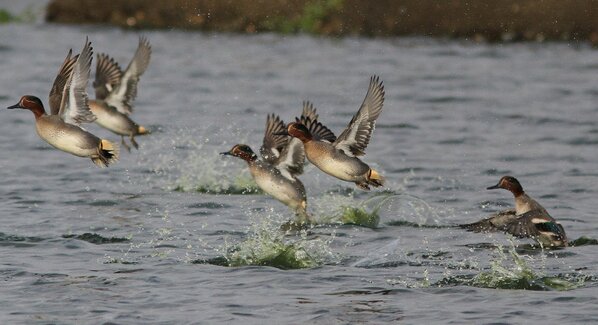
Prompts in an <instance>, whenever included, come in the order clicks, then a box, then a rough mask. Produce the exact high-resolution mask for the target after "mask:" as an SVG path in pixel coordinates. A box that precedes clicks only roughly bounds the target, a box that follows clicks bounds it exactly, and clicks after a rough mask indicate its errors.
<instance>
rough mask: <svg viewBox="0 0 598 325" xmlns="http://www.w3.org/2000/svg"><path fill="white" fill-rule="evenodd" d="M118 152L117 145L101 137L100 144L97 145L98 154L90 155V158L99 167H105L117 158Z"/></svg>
mask: <svg viewBox="0 0 598 325" xmlns="http://www.w3.org/2000/svg"><path fill="white" fill-rule="evenodd" d="M118 154H119V147H118V145H116V144H114V143H112V142H110V141H108V140H106V139H101V140H100V145H99V146H98V156H97V157H92V158H91V160H92V161H93V163H94V164H96V165H98V166H99V167H107V166H108V165H110V164H111V163H113V162H115V161H117V160H118Z"/></svg>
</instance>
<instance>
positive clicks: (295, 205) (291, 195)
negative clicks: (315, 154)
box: [221, 102, 317, 224]
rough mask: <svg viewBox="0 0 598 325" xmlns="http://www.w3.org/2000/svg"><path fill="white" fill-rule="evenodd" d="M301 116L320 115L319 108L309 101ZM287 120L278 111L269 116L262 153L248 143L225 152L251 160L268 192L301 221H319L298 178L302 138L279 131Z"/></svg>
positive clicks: (258, 180)
mask: <svg viewBox="0 0 598 325" xmlns="http://www.w3.org/2000/svg"><path fill="white" fill-rule="evenodd" d="M301 116H305V117H310V118H317V114H316V109H315V108H314V107H313V105H312V104H311V103H309V102H305V103H304V105H303V112H302V115H301ZM285 127H286V124H285V123H284V122H283V121H282V119H281V118H280V117H279V116H278V115H275V114H268V115H267V117H266V130H265V132H264V138H263V142H262V146H261V147H260V150H259V152H260V155H261V157H262V159H258V156H257V155H256V154H255V153H254V152H253V150H252V149H251V147H249V146H248V145H246V144H236V145H234V146H233V147H232V148H231V149H230V150H229V151H226V152H221V154H222V155H230V156H234V157H238V158H240V159H243V160H245V161H246V162H247V165H248V166H249V172H250V173H251V176H252V177H253V179H254V180H255V182H256V183H257V185H258V186H259V188H261V189H262V190H263V191H264V192H266V193H267V194H269V195H270V196H272V197H273V198H275V199H276V200H278V201H280V202H281V203H283V204H285V205H286V206H288V207H289V208H290V209H292V210H293V211H294V212H295V215H296V221H297V223H298V224H315V220H314V218H313V217H312V216H310V215H309V214H308V213H307V196H306V192H305V186H304V185H303V183H302V182H301V180H299V178H297V175H300V174H302V173H303V167H304V162H305V152H304V151H303V145H302V144H301V141H299V140H298V139H295V138H291V137H289V136H288V135H277V134H278V133H280V132H281V131H283V130H284V129H285Z"/></svg>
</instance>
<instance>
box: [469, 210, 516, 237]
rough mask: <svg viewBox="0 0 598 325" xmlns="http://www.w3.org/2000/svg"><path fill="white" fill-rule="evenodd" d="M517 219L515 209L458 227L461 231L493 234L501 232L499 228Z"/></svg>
mask: <svg viewBox="0 0 598 325" xmlns="http://www.w3.org/2000/svg"><path fill="white" fill-rule="evenodd" d="M516 219H517V214H516V212H515V209H507V210H503V211H499V212H496V213H494V214H492V215H491V216H490V217H488V218H485V219H482V220H480V221H478V222H474V223H469V224H464V225H459V227H461V228H463V229H467V230H468V231H473V232H494V231H498V230H501V228H502V227H503V226H504V225H506V224H508V223H510V222H513V221H515V220H516Z"/></svg>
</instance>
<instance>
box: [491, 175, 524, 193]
mask: <svg viewBox="0 0 598 325" xmlns="http://www.w3.org/2000/svg"><path fill="white" fill-rule="evenodd" d="M497 188H502V189H505V190H507V191H510V192H511V193H513V195H514V196H515V197H517V196H519V195H521V194H523V187H521V184H519V181H518V180H517V179H516V178H515V177H513V176H503V177H502V178H501V179H500V181H498V183H497V184H496V185H494V186H490V187H488V188H486V189H488V190H493V189H497Z"/></svg>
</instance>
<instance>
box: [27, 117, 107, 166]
mask: <svg viewBox="0 0 598 325" xmlns="http://www.w3.org/2000/svg"><path fill="white" fill-rule="evenodd" d="M56 117H57V116H56ZM60 122H61V123H44V122H43V121H42V122H41V123H40V122H38V123H36V129H37V134H38V135H39V136H40V138H42V139H44V140H45V141H46V142H48V143H49V144H50V145H52V146H53V147H54V148H56V149H59V150H62V151H65V152H68V153H70V154H73V155H75V156H79V157H92V156H97V155H98V147H99V145H100V138H98V137H96V136H95V135H93V134H91V133H89V132H87V131H85V130H83V129H81V128H80V127H78V126H76V125H71V124H67V123H64V122H62V120H61V121H60Z"/></svg>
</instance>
